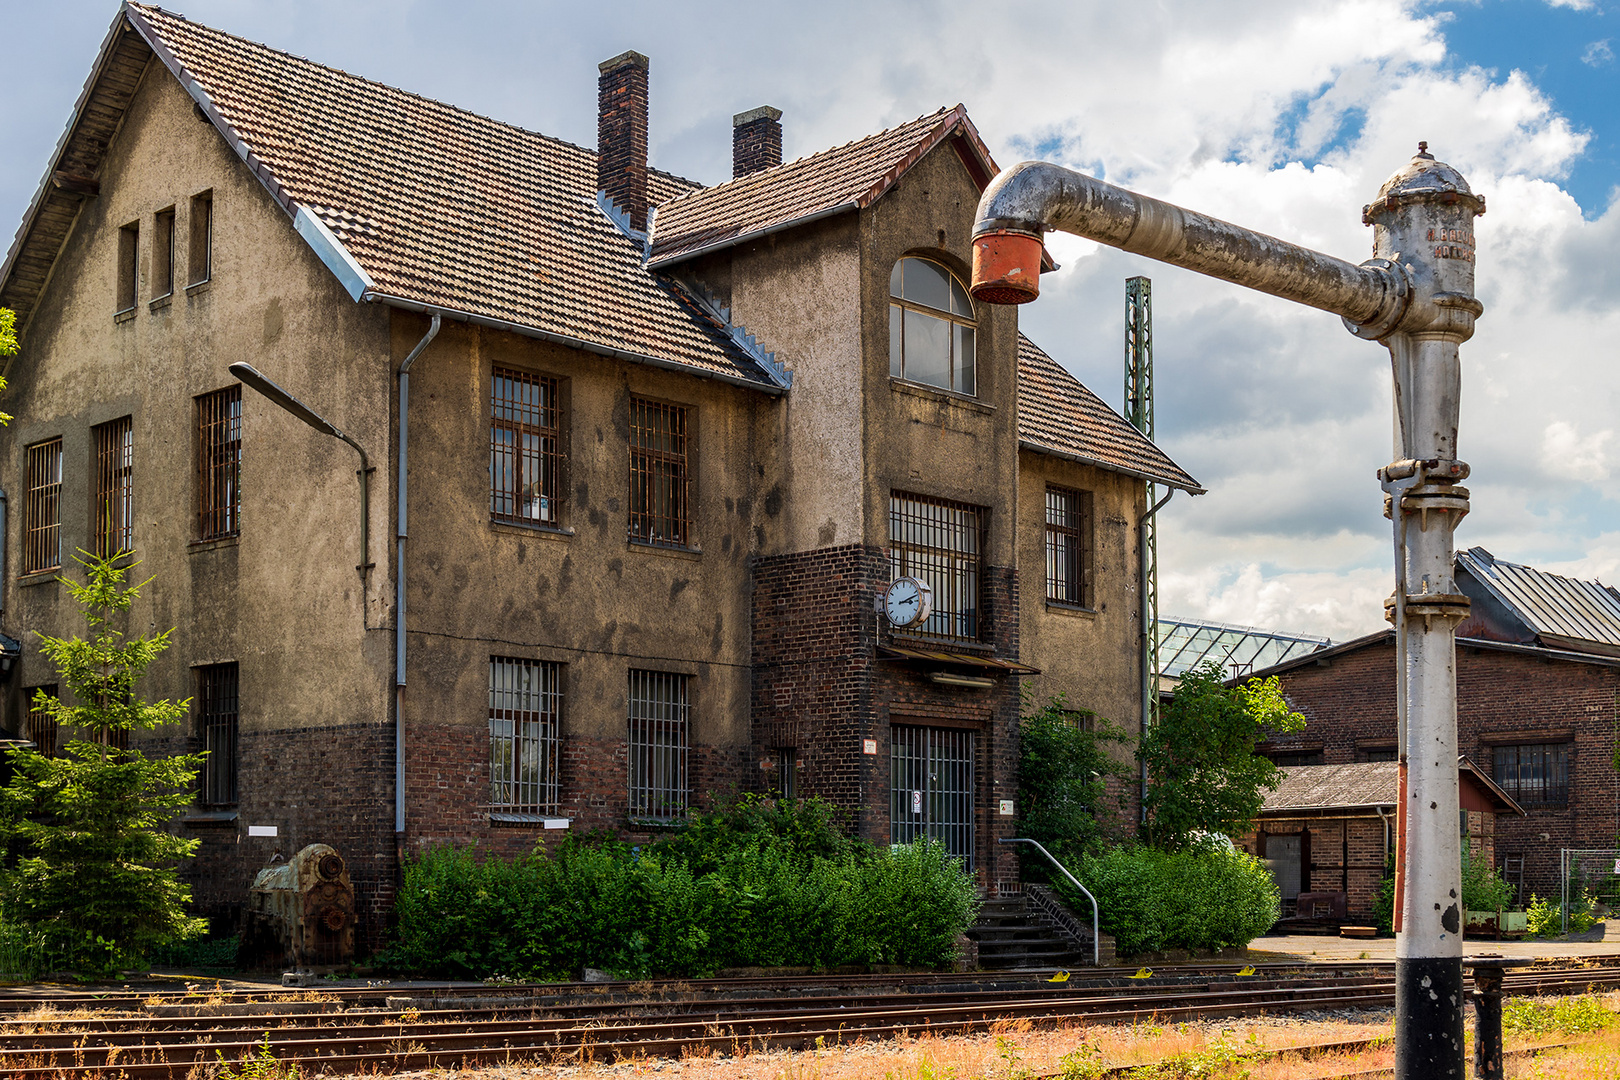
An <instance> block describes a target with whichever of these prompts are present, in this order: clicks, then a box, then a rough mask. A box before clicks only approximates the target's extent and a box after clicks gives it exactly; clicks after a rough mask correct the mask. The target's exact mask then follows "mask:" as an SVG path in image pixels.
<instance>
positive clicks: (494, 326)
mask: <svg viewBox="0 0 1620 1080" xmlns="http://www.w3.org/2000/svg"><path fill="white" fill-rule="evenodd" d="M359 299H360V300H363V301H366V302H367V303H372V304H383V305H386V306H388V307H396V308H400V309H402V310H404V311H415V312H418V313H420V314H423V315H439V316H442V317H443V318H446V319H450V320H453V321H455V322H464V323H470V324H471V325H473V326H485V327H488V328H489V329H491V330H504V331H505V332H507V333H509V334H517V335H519V336H521V337H529V338H535V339H536V340H538V341H549V342H551V343H552V344H554V345H563V346H566V347H567V348H570V349H579V350H580V351H582V352H588V353H595V354H596V355H598V356H606V357H609V358H611V359H614V360H623V361H626V362H627V363H631V364H646V365H647V366H648V367H656V368H663V369H665V370H666V371H676V372H679V373H681V374H682V375H692V376H696V377H697V378H700V379H713V380H715V381H716V382H723V383H726V384H728V385H731V386H740V387H742V388H743V389H745V390H757V391H759V392H760V393H762V394H769V395H771V396H772V397H776V396H778V395H780V394H782V393H783V392H784V390H783V387H781V386H778V385H776V384H775V383H767V382H760V381H759V380H757V379H745V378H742V377H741V376H739V375H728V374H726V373H725V372H723V371H705V370H703V369H702V368H698V367H693V366H692V365H690V364H683V363H681V362H680V361H678V360H665V359H663V358H662V357H658V356H647V355H645V354H643V353H634V352H630V351H628V350H625V349H615V348H613V347H612V346H611V345H599V344H597V343H596V342H594V341H585V340H583V339H581V338H571V337H568V336H567V335H565V334H554V333H552V332H551V331H549V330H542V329H540V328H539V327H537V326H524V325H522V324H521V323H514V322H507V321H506V320H504V319H493V318H490V317H489V316H487V315H474V314H473V313H471V312H469V311H458V310H456V309H454V308H446V307H439V306H438V305H436V304H426V303H423V302H422V301H420V300H410V299H407V298H406V297H403V296H394V295H392V294H390V293H383V292H378V291H377V290H375V289H367V290H366V291H365V293H364V294H362V295H361V296H360V297H359Z"/></svg>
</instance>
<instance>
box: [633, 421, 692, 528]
mask: <svg viewBox="0 0 1620 1080" xmlns="http://www.w3.org/2000/svg"><path fill="white" fill-rule="evenodd" d="M686 452H687V443H686V409H685V408H684V407H683V406H680V405H664V404H660V403H659V402H656V401H647V400H645V399H643V398H631V399H630V539H632V540H639V541H641V542H642V543H646V544H668V545H670V546H672V547H687V546H688V545H689V543H690V541H691V531H692V524H691V521H690V519H689V518H688V502H687V496H688V489H689V487H690V482H689V479H688V472H687V466H688V462H687V458H686Z"/></svg>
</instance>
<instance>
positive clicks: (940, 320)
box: [889, 258, 977, 394]
mask: <svg viewBox="0 0 1620 1080" xmlns="http://www.w3.org/2000/svg"><path fill="white" fill-rule="evenodd" d="M974 326H975V323H974V318H973V301H972V300H970V299H968V291H967V290H966V289H965V288H963V287H962V283H961V282H960V281H958V280H957V279H956V275H955V274H953V273H951V272H950V271H949V270H947V269H945V268H944V267H943V266H941V265H939V264H938V263H935V262H930V261H928V260H927V259H915V258H906V259H901V260H900V261H899V262H897V263H895V264H894V269H893V270H892V271H890V273H889V374H890V375H891V376H893V377H894V378H896V379H905V380H906V381H907V382H919V383H927V384H928V385H929V386H938V387H941V388H942V389H945V390H955V391H956V392H957V393H959V394H973V393H976V392H977V386H976V384H975V379H974V367H973V360H974V357H973V351H974V350H973V336H974Z"/></svg>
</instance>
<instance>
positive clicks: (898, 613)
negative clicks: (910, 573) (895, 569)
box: [883, 577, 934, 627]
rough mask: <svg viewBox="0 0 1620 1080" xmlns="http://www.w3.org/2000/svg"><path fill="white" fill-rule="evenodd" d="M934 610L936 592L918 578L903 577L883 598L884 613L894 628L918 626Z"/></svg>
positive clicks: (891, 586)
mask: <svg viewBox="0 0 1620 1080" xmlns="http://www.w3.org/2000/svg"><path fill="white" fill-rule="evenodd" d="M933 610H934V590H932V589H930V588H929V587H928V585H927V584H926V583H924V582H921V581H918V580H917V579H916V578H910V577H903V578H899V579H897V580H896V581H895V582H894V583H893V584H892V585H890V586H889V591H888V592H887V593H886V594H884V597H883V613H884V614H885V615H887V616H888V618H889V622H890V623H891V624H892V625H894V626H899V627H909V626H917V625H919V624H921V623H923V622H925V621H927V619H928V616H929V615H931V614H932V613H933Z"/></svg>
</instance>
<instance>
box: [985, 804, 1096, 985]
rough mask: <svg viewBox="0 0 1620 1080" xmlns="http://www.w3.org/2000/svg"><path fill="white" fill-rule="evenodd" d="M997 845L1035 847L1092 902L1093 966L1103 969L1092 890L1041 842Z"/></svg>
mask: <svg viewBox="0 0 1620 1080" xmlns="http://www.w3.org/2000/svg"><path fill="white" fill-rule="evenodd" d="M996 843H998V844H1033V845H1035V850H1036V851H1038V852H1040V853H1041V854H1042V855H1045V856H1046V861H1047V862H1049V863H1051V864H1052V865H1053V866H1055V867H1057V868H1058V869H1059V870H1060V871H1062V873H1063V876H1064V877H1066V878H1068V879H1069V881H1070V882H1071V883H1072V884H1073V885H1074V887H1075V888H1077V889H1079V890H1080V891H1081V892H1083V893H1085V894H1086V899H1087V900H1090V901H1091V966H1092V967H1102V930H1101V928H1100V926H1099V923H1098V920H1097V898H1096V897H1095V896H1092V895H1091V890H1090V889H1088V888H1086V887H1085V886H1084V885H1082V884H1080V879H1079V878H1077V877H1075V876H1074V875H1073V874H1071V873H1069V868H1068V867H1067V866H1064V865H1063V864H1062V863H1060V862H1058V861H1057V859H1056V858H1055V857H1053V855H1052V853H1051V852H1050V851H1047V850H1046V848H1044V847H1043V846H1041V842H1040V841H1039V840H1031V839H1029V838H1028V837H1026V836H1014V837H1010V838H1008V837H1003V838H1002V839H999V840H997V841H996Z"/></svg>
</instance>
